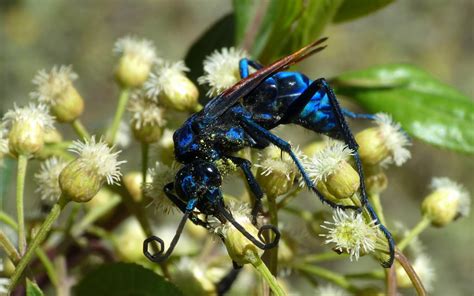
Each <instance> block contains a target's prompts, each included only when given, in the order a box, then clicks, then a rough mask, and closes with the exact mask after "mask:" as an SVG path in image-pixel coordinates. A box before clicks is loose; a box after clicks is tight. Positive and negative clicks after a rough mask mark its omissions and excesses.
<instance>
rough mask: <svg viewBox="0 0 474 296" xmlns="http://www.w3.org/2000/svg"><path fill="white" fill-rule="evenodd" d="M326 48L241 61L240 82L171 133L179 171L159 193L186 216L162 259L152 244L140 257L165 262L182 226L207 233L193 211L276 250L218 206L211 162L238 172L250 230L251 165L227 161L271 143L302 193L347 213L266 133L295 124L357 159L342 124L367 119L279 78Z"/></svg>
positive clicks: (309, 85)
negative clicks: (292, 167) (296, 174)
mask: <svg viewBox="0 0 474 296" xmlns="http://www.w3.org/2000/svg"><path fill="white" fill-rule="evenodd" d="M325 40H326V38H323V39H320V40H317V41H315V42H313V43H312V44H310V45H308V46H306V47H304V48H302V49H300V50H299V51H297V52H295V53H293V54H291V55H289V56H287V57H284V58H282V59H280V60H278V61H276V62H274V63H273V64H271V65H269V66H267V67H263V66H261V65H260V64H258V63H256V62H254V61H251V60H248V59H243V60H241V62H240V65H239V66H240V73H241V77H242V80H241V81H239V82H238V83H236V84H235V85H234V86H232V87H231V88H229V89H227V90H225V91H224V92H222V93H221V94H219V95H218V96H216V97H215V98H213V99H212V100H211V101H210V102H209V103H207V104H206V106H205V107H204V108H203V109H202V110H201V111H199V112H198V113H195V114H193V115H192V116H191V117H190V118H189V119H188V120H186V122H185V123H184V124H183V126H182V127H181V128H179V129H178V130H177V131H176V132H175V134H174V136H173V140H174V143H175V157H176V160H177V161H179V162H181V163H182V164H183V165H184V166H183V167H182V168H181V169H180V170H179V171H178V173H177V175H176V178H175V181H174V182H173V183H170V184H167V185H166V186H165V188H164V191H165V193H166V194H167V196H168V197H169V198H170V200H172V201H173V202H174V203H175V204H176V206H177V207H178V208H179V209H180V210H181V211H182V212H183V213H184V216H183V218H182V220H181V222H180V224H179V226H178V230H177V232H176V235H175V237H174V238H173V240H172V241H171V244H170V246H169V248H168V250H167V251H166V252H164V242H163V240H161V239H160V238H158V237H156V236H152V237H149V238H148V239H147V240H145V242H144V244H143V252H144V254H145V256H146V257H147V258H148V259H150V260H151V261H154V262H162V261H163V260H166V259H167V258H168V257H169V256H170V255H171V252H172V251H173V249H174V247H175V246H176V244H177V242H178V240H179V237H180V234H181V232H182V230H183V227H184V225H185V223H186V221H187V220H188V219H190V220H191V221H192V222H193V223H195V224H197V225H201V226H204V227H209V225H208V223H207V222H206V221H203V220H201V219H199V218H198V216H197V215H196V210H197V211H198V212H197V213H201V214H204V215H212V216H215V217H216V218H218V219H219V220H220V221H221V222H226V221H229V222H230V223H232V225H233V226H235V228H236V229H238V230H239V231H240V232H241V233H242V234H243V235H244V236H245V237H247V238H248V239H249V240H250V241H252V242H253V243H254V244H255V245H256V246H257V247H259V248H261V249H269V248H272V247H274V246H276V245H277V243H278V240H279V238H280V233H279V231H278V229H277V228H276V227H275V226H273V225H264V226H262V227H261V228H260V229H259V232H258V239H257V238H255V237H253V236H252V235H251V234H250V233H248V232H247V231H246V230H245V229H244V228H243V227H242V226H241V225H239V224H238V223H237V222H236V221H235V219H234V218H233V217H232V213H231V212H230V211H229V210H228V209H226V207H225V205H224V202H223V198H222V193H221V190H220V186H221V182H222V180H221V175H220V173H219V171H218V170H217V168H216V166H215V165H214V162H215V161H217V160H220V159H229V160H231V161H232V162H234V163H235V164H236V165H237V166H239V167H240V168H241V169H242V171H243V173H244V175H245V177H246V179H247V182H248V184H249V187H250V189H251V191H252V192H253V194H254V196H255V204H254V207H253V209H252V216H253V220H254V223H255V221H256V217H257V214H258V213H259V211H260V210H261V199H262V198H263V195H264V194H263V192H262V190H261V188H260V186H259V184H258V183H257V181H256V179H255V176H254V175H253V173H252V171H251V169H250V168H251V163H250V162H249V161H248V160H245V159H242V158H238V157H235V156H232V154H233V153H235V152H237V151H239V150H241V149H243V148H244V147H251V148H256V149H263V148H265V147H267V146H268V145H269V144H270V143H271V144H274V145H276V146H277V147H279V148H280V149H281V150H282V151H283V152H285V153H288V154H289V156H290V157H291V158H292V160H293V161H294V162H295V164H296V166H297V167H298V169H299V171H300V173H301V175H302V177H303V179H304V181H305V183H306V185H307V186H308V188H310V189H311V190H312V191H314V192H315V193H316V194H317V195H318V196H319V198H320V199H321V200H322V201H324V202H326V203H328V204H329V205H331V206H332V207H342V208H348V207H344V206H339V205H337V204H335V203H333V202H331V201H328V200H326V199H325V198H324V196H323V195H322V194H321V193H320V192H319V191H318V190H317V189H316V187H315V186H314V184H313V182H312V181H311V180H310V178H309V177H308V174H307V173H306V172H305V169H304V168H303V166H302V164H301V162H300V160H299V159H298V158H297V157H296V155H295V154H294V152H293V151H292V149H291V145H290V144H289V143H288V142H286V141H284V140H283V139H281V138H279V137H278V136H276V135H274V134H273V133H271V132H270V130H271V129H273V128H275V127H277V126H279V125H281V124H288V123H294V124H298V125H301V126H303V127H305V128H307V129H310V130H313V131H315V132H317V133H323V134H326V135H328V136H330V137H333V138H336V139H340V140H343V141H344V142H345V143H346V144H347V145H348V147H349V148H351V149H352V150H354V151H357V147H358V146H357V143H356V141H355V140H354V137H353V135H352V133H351V131H350V129H349V127H348V125H347V123H346V121H345V118H344V116H348V117H351V118H367V119H371V118H372V116H371V115H364V114H354V113H352V112H349V111H347V110H343V109H341V108H340V106H339V103H338V102H337V99H336V97H335V95H334V92H333V91H332V89H331V88H330V87H329V85H328V84H327V82H326V80H324V79H318V80H315V81H311V80H310V79H309V78H308V77H306V76H305V75H303V74H301V73H297V72H284V71H282V70H284V69H286V68H288V67H289V66H290V65H292V64H294V63H297V62H299V61H301V60H302V59H304V58H306V57H308V56H309V55H312V54H314V53H316V52H318V51H320V50H322V49H323V48H325V46H319V47H318V45H320V44H321V43H322V42H324V41H325ZM249 67H253V68H254V69H255V70H256V72H254V73H252V74H250V73H249ZM354 157H355V162H356V165H357V169H358V172H359V174H360V176H361V178H360V179H361V184H360V188H361V201H362V205H363V207H365V208H367V210H368V212H369V213H370V215H371V216H372V219H374V220H375V221H376V222H377V223H378V224H379V227H380V229H381V230H382V231H383V233H384V234H385V236H386V237H387V240H388V242H389V246H390V255H391V256H390V259H389V260H388V261H387V262H384V263H383V264H382V265H383V266H385V267H390V266H391V265H392V263H393V258H394V255H393V253H394V243H393V239H392V236H391V234H390V232H388V230H387V229H386V228H385V227H384V226H383V225H382V224H380V222H379V219H378V217H377V215H376V214H375V212H374V210H373V209H372V207H371V206H370V204H369V203H368V202H367V197H366V193H365V185H364V181H363V180H364V179H363V173H362V166H361V162H360V159H359V156H358V154H357V153H355V155H354ZM173 191H174V192H175V193H176V195H175V194H174V193H173ZM349 208H353V209H355V208H354V207H349ZM357 210H359V211H360V210H362V209H357ZM266 230H268V231H272V232H273V233H274V239H273V241H271V242H269V243H266V242H265V241H264V238H263V232H264V231H266ZM152 242H157V243H158V244H159V245H160V252H158V253H156V254H151V253H150V252H149V251H148V245H149V244H150V243H152Z"/></svg>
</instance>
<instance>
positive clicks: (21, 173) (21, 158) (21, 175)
mask: <svg viewBox="0 0 474 296" xmlns="http://www.w3.org/2000/svg"><path fill="white" fill-rule="evenodd" d="M27 165H28V156H26V155H18V171H17V179H16V214H17V219H18V249H19V251H20V255H23V254H25V250H26V237H25V217H24V209H23V193H24V191H25V176H26V167H27Z"/></svg>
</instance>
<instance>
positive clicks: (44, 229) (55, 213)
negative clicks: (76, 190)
mask: <svg viewBox="0 0 474 296" xmlns="http://www.w3.org/2000/svg"><path fill="white" fill-rule="evenodd" d="M68 202H69V200H67V199H66V198H65V197H64V196H61V197H60V198H59V200H58V202H57V203H56V204H55V205H54V206H53V208H52V209H51V212H50V213H49V215H48V216H47V217H46V220H45V221H44V222H43V225H41V228H40V229H39V231H38V234H37V235H36V236H35V237H34V238H33V240H32V242H31V244H30V247H29V248H28V250H27V251H26V253H25V255H24V256H23V258H21V260H20V262H19V263H18V265H17V267H16V269H15V272H14V273H13V275H12V277H11V279H10V286H9V287H8V290H9V292H10V293H11V292H12V291H13V289H14V288H15V286H16V284H17V283H18V280H19V279H20V277H21V275H22V274H23V271H24V270H25V268H26V266H27V265H28V264H29V263H30V261H31V259H33V254H34V253H35V251H36V248H38V246H39V245H40V244H41V243H42V242H43V241H44V239H45V238H46V235H47V234H48V232H49V230H50V229H51V226H52V225H53V223H54V221H56V219H57V218H58V217H59V214H60V213H61V211H62V209H64V207H65V206H66V205H67V203H68Z"/></svg>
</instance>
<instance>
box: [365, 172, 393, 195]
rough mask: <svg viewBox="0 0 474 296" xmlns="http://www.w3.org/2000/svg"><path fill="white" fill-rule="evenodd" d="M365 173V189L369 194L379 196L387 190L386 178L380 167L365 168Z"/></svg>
mask: <svg viewBox="0 0 474 296" xmlns="http://www.w3.org/2000/svg"><path fill="white" fill-rule="evenodd" d="M367 168H368V169H365V170H364V173H365V178H364V179H365V188H366V190H367V192H368V193H370V194H380V193H381V192H383V191H384V190H385V189H387V185H388V178H387V175H386V174H385V173H384V171H382V169H381V168H380V166H375V167H367Z"/></svg>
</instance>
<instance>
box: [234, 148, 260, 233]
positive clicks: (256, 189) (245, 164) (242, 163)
mask: <svg viewBox="0 0 474 296" xmlns="http://www.w3.org/2000/svg"><path fill="white" fill-rule="evenodd" d="M227 158H229V159H230V160H232V161H233V162H234V163H235V164H236V165H238V166H239V167H240V168H241V169H242V171H243V172H244V175H245V179H247V183H248V184H249V186H250V190H251V191H252V193H253V195H254V196H255V204H254V205H253V208H252V223H253V224H254V225H256V224H257V215H258V213H259V212H261V211H262V198H263V191H262V188H260V185H258V182H257V179H255V176H254V175H253V173H252V171H251V170H250V166H251V163H250V161H248V160H247V159H243V158H240V157H235V156H227Z"/></svg>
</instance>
